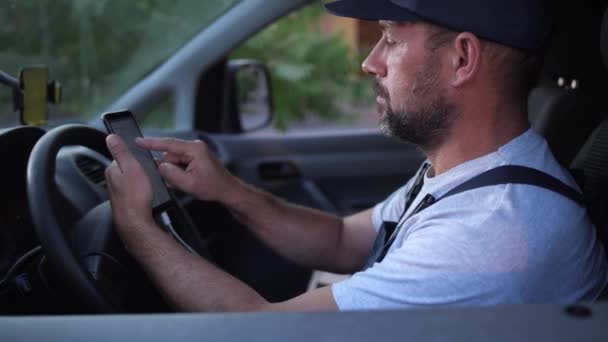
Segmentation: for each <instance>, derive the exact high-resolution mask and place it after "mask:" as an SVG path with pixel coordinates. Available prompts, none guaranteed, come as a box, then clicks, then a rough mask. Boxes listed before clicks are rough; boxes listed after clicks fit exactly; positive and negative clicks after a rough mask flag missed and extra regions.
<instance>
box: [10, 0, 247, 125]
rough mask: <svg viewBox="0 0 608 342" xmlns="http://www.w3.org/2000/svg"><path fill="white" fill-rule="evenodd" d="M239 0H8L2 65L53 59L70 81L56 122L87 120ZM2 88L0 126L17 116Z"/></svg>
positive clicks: (55, 109) (54, 114)
mask: <svg viewBox="0 0 608 342" xmlns="http://www.w3.org/2000/svg"><path fill="white" fill-rule="evenodd" d="M238 2H239V0H205V1H200V0H172V1H164V0H129V1H125V0H37V1H32V0H5V1H2V2H1V4H0V21H1V22H2V25H1V26H0V45H1V46H2V49H1V50H0V69H2V70H4V71H6V72H7V73H9V74H11V75H13V76H15V75H17V74H18V71H19V69H20V68H21V67H23V66H27V65H41V64H42V65H46V66H48V67H49V70H50V76H51V79H55V80H58V81H60V82H61V83H62V85H63V90H64V92H63V93H64V101H63V103H62V104H60V105H58V106H52V107H51V111H50V115H51V116H50V119H51V123H60V122H66V121H88V120H90V119H91V118H93V117H95V116H98V115H99V114H100V111H103V110H104V109H105V108H106V107H108V106H109V105H110V104H111V103H112V102H114V101H115V100H116V99H117V98H118V97H119V96H120V95H121V94H123V93H124V92H125V91H126V90H127V89H128V88H129V87H131V86H132V85H134V84H135V83H136V82H137V81H139V80H140V79H142V78H143V77H145V76H146V74H148V73H149V72H150V71H152V70H153V69H154V68H156V67H157V66H159V65H160V64H161V63H162V62H163V61H164V60H165V59H167V58H168V57H169V56H171V55H172V54H174V53H175V52H176V51H177V50H178V49H179V48H180V47H181V46H183V45H184V44H185V43H187V42H188V41H189V40H190V39H192V38H193V37H194V35H196V33H198V32H200V31H201V30H202V29H204V28H205V27H207V26H209V25H210V24H211V23H212V22H213V21H214V20H215V19H216V18H218V17H219V16H221V15H222V14H223V13H224V12H226V11H227V10H228V9H229V8H231V7H232V6H234V5H235V4H236V3H238ZM16 118H17V114H14V113H13V111H12V92H11V90H10V89H9V88H7V87H1V88H0V127H6V126H8V125H10V124H14V123H16Z"/></svg>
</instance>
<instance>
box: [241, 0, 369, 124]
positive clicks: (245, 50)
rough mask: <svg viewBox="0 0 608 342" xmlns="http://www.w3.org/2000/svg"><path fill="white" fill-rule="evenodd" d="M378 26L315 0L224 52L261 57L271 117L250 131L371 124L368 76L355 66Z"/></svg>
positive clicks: (257, 58)
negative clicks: (328, 10) (268, 76)
mask: <svg viewBox="0 0 608 342" xmlns="http://www.w3.org/2000/svg"><path fill="white" fill-rule="evenodd" d="M379 35H380V30H379V28H378V27H377V25H375V24H374V23H367V22H362V21H358V20H352V19H345V18H337V17H334V16H331V15H329V14H327V13H326V12H325V10H324V8H323V5H322V2H321V1H318V2H315V3H313V4H312V5H309V6H307V7H305V8H303V9H301V10H299V11H296V12H294V13H292V14H290V15H289V16H287V17H285V18H282V19H280V20H279V21H277V22H275V23H273V24H272V25H270V26H269V27H267V28H266V29H264V30H263V31H261V32H260V33H258V34H257V35H255V36H254V37H252V38H251V39H250V40H248V41H247V42H246V43H245V44H243V45H242V46H241V47H239V48H238V49H237V50H236V51H234V52H233V53H232V55H231V56H230V57H231V58H232V59H239V58H246V59H255V60H261V61H263V62H265V63H266V64H267V65H268V67H269V69H270V72H271V77H272V88H273V101H274V106H275V110H274V114H275V118H274V122H273V125H272V127H270V128H268V129H265V130H263V131H259V132H255V134H265V133H272V134H277V133H279V134H289V133H294V132H309V131H315V132H318V131H320V130H344V129H353V128H375V127H377V120H378V119H377V118H378V116H377V115H375V114H374V113H375V110H376V109H375V108H376V107H375V106H376V105H375V102H374V100H373V98H374V97H373V91H372V88H371V82H370V78H369V77H368V76H366V75H364V74H363V72H362V71H361V63H362V61H363V59H364V57H365V56H366V55H367V53H369V51H371V48H372V47H373V45H374V44H375V41H376V40H377V39H378V37H379Z"/></svg>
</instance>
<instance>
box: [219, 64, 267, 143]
mask: <svg viewBox="0 0 608 342" xmlns="http://www.w3.org/2000/svg"><path fill="white" fill-rule="evenodd" d="M226 87H227V92H226V95H227V96H226V103H225V114H226V115H224V116H223V117H224V122H223V124H222V126H223V131H224V132H230V133H243V132H251V131H255V130H259V129H262V128H265V127H267V126H268V125H269V124H270V123H271V122H272V119H273V111H274V106H273V101H272V84H271V78H270V71H269V69H268V67H267V66H266V64H264V63H263V62H261V61H256V60H249V59H236V60H231V61H229V62H228V66H227V82H226Z"/></svg>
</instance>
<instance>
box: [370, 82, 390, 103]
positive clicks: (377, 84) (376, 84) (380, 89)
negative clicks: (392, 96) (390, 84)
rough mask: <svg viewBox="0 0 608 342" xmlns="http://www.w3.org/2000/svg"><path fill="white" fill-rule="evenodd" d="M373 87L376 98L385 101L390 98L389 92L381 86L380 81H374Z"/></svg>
mask: <svg viewBox="0 0 608 342" xmlns="http://www.w3.org/2000/svg"><path fill="white" fill-rule="evenodd" d="M373 87H374V92H375V93H376V96H380V97H382V98H384V99H388V98H389V95H388V90H387V89H386V88H384V87H383V86H382V85H381V84H380V81H378V80H374V84H373Z"/></svg>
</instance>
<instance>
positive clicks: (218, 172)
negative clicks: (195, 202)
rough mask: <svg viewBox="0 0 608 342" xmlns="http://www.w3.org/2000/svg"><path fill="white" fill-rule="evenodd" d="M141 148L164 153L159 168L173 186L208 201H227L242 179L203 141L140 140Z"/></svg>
mask: <svg viewBox="0 0 608 342" xmlns="http://www.w3.org/2000/svg"><path fill="white" fill-rule="evenodd" d="M135 142H136V144H137V145H139V146H140V147H143V148H146V149H149V150H152V151H158V152H164V155H163V159H162V160H161V163H160V164H159V167H158V170H159V172H160V174H161V175H162V176H163V177H164V179H165V180H166V181H167V183H169V185H171V186H173V187H175V188H177V189H179V190H181V191H184V192H187V193H189V194H192V195H193V196H194V197H195V198H196V199H199V200H204V201H215V202H226V201H227V199H228V198H229V197H230V192H231V190H234V189H236V188H237V185H238V180H237V179H236V178H235V177H234V176H232V175H231V174H230V173H229V172H228V170H226V169H225V168H224V166H223V165H221V163H220V162H219V161H218V160H217V158H216V157H215V155H214V154H213V152H212V151H210V150H209V147H208V146H207V145H206V144H205V143H204V142H202V141H200V140H196V141H183V140H178V139H172V138H165V139H137V140H136V141H135Z"/></svg>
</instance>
